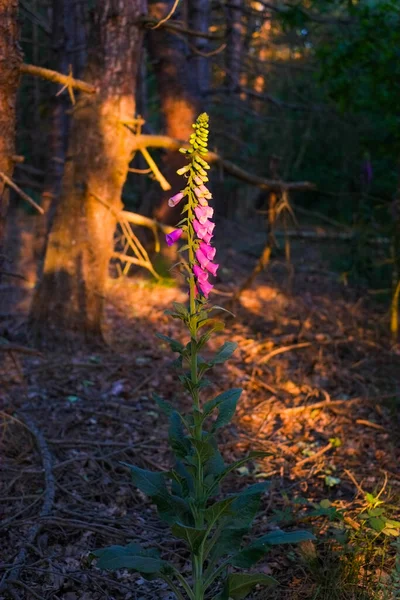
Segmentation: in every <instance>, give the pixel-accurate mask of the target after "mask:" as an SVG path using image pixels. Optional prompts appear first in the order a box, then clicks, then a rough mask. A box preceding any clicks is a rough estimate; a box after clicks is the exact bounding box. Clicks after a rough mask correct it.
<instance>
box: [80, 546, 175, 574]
mask: <svg viewBox="0 0 400 600" xmlns="http://www.w3.org/2000/svg"><path fill="white" fill-rule="evenodd" d="M92 554H93V556H95V557H96V558H97V559H98V561H97V567H98V568H99V569H108V570H110V571H115V570H116V569H131V570H132V571H139V573H145V574H153V573H159V572H160V571H161V569H162V568H163V566H165V565H167V563H166V562H165V561H163V560H161V559H160V558H159V556H158V552H157V550H143V548H141V546H140V545H139V544H135V543H131V544H128V546H109V547H108V548H102V549H101V550H95V551H94V552H92Z"/></svg>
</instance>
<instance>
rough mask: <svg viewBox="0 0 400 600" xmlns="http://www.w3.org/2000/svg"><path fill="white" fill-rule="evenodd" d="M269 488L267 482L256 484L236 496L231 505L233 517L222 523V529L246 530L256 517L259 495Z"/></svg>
mask: <svg viewBox="0 0 400 600" xmlns="http://www.w3.org/2000/svg"><path fill="white" fill-rule="evenodd" d="M268 487H269V483H268V482H263V483H256V484H254V485H251V486H250V487H248V488H247V489H245V490H243V491H242V492H241V493H240V494H239V495H237V496H236V497H235V498H234V500H233V502H232V505H231V512H232V513H233V515H234V516H232V517H230V518H227V519H226V520H225V521H224V527H227V528H229V529H244V528H245V529H247V528H249V527H250V525H251V524H252V522H253V520H254V518H255V516H256V515H257V512H258V509H259V506H260V499H261V495H262V494H263V493H264V492H265V490H266V489H267V488H268Z"/></svg>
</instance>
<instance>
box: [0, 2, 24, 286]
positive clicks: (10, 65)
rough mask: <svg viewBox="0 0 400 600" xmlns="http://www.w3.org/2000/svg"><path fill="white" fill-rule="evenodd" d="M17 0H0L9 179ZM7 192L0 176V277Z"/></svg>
mask: <svg viewBox="0 0 400 600" xmlns="http://www.w3.org/2000/svg"><path fill="white" fill-rule="evenodd" d="M17 17H18V0H0V172H2V173H3V174H4V175H6V176H7V177H11V176H12V174H13V169H14V162H13V156H14V155H15V118H16V113H15V106H16V94H17V89H18V84H19V67H20V64H21V61H22V57H21V52H20V49H19V46H18V37H19V28H18V21H17ZM7 208H8V190H6V186H5V183H4V181H3V179H2V178H1V177H0V278H1V265H2V254H3V244H4V236H5V223H6V216H7Z"/></svg>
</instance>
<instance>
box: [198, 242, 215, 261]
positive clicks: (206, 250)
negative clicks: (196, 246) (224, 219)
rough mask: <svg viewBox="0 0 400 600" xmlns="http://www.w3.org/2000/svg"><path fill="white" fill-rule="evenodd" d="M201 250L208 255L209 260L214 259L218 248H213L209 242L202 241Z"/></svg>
mask: <svg viewBox="0 0 400 600" xmlns="http://www.w3.org/2000/svg"><path fill="white" fill-rule="evenodd" d="M200 250H201V251H202V252H203V254H205V255H206V257H207V258H208V260H213V258H214V256H215V253H216V249H215V248H213V247H212V246H210V245H209V244H206V243H204V242H201V244H200Z"/></svg>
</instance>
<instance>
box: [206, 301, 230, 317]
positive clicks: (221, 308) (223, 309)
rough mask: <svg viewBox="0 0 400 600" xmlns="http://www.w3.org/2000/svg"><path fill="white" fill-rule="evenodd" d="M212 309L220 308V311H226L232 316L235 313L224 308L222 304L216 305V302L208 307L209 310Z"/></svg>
mask: <svg viewBox="0 0 400 600" xmlns="http://www.w3.org/2000/svg"><path fill="white" fill-rule="evenodd" d="M212 310H222V312H226V313H228V315H231V316H232V317H234V316H235V315H234V314H233V312H231V311H230V310H227V309H226V308H224V307H223V306H218V304H214V306H212V307H211V308H210V312H211V311H212Z"/></svg>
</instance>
